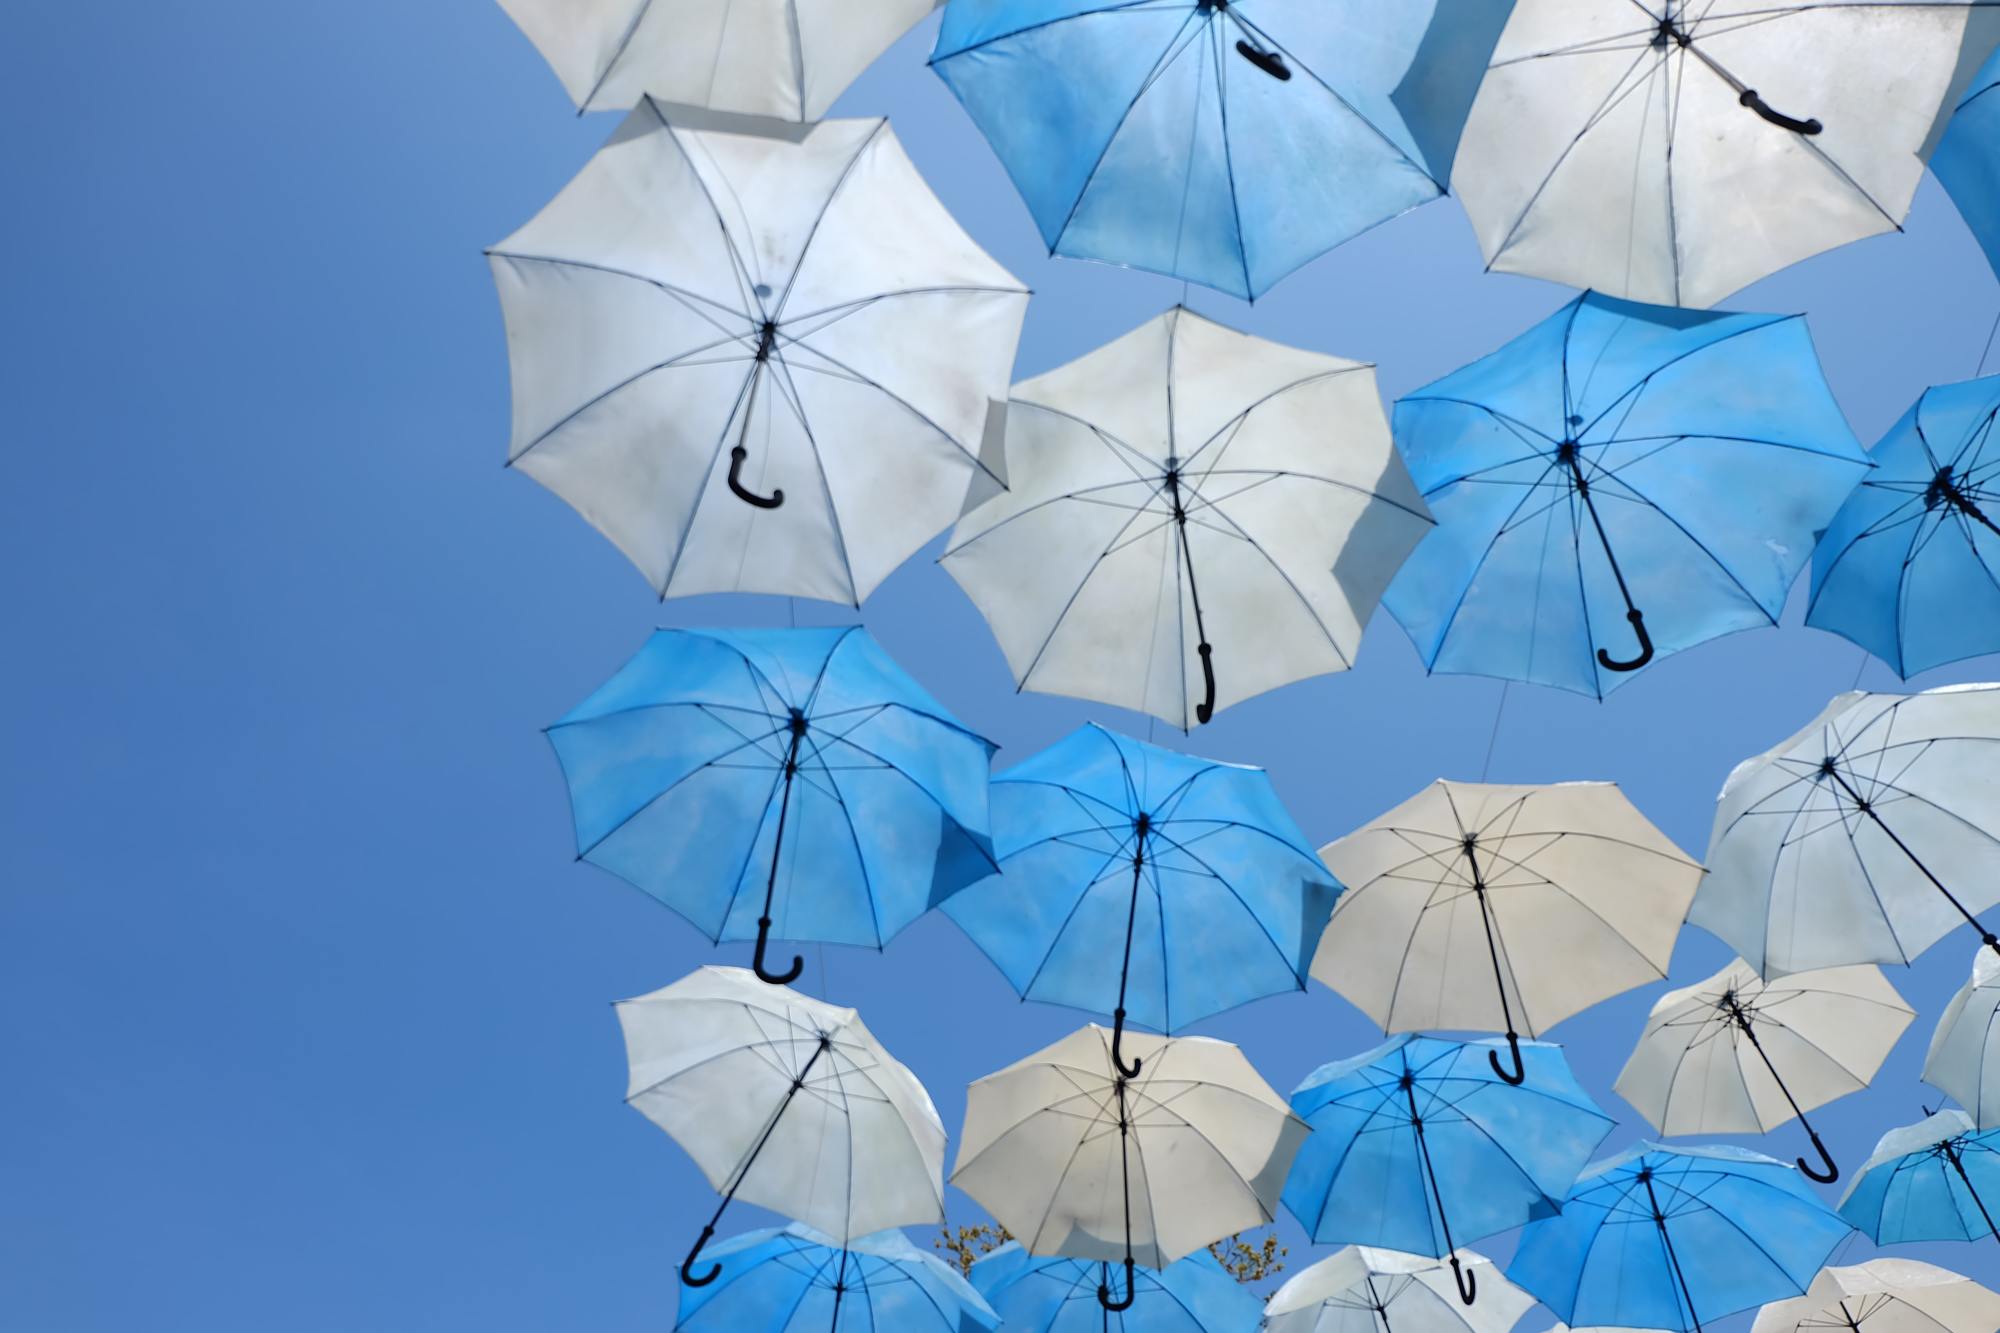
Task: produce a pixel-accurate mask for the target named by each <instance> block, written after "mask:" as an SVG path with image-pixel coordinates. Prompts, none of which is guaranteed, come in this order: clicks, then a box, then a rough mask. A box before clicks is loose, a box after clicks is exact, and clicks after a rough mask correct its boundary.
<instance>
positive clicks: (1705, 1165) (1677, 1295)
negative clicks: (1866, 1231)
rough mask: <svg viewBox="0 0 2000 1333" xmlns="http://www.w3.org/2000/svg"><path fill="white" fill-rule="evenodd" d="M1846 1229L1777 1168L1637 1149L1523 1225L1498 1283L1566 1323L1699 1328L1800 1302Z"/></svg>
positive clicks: (1737, 1151) (1594, 1171)
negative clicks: (1772, 1304)
mask: <svg viewBox="0 0 2000 1333" xmlns="http://www.w3.org/2000/svg"><path fill="white" fill-rule="evenodd" d="M1852 1231H1853V1228H1852V1227H1850V1226H1848V1225H1847V1223H1846V1222H1844V1221H1842V1220H1841V1218H1840V1217H1839V1215H1837V1214H1836V1213H1834V1211H1833V1210H1832V1209H1830V1208H1828V1207H1827V1206H1826V1205H1825V1204H1824V1203H1821V1202H1820V1200H1819V1196H1818V1195H1816V1194H1814V1193H1813V1192H1812V1189H1811V1187H1810V1186H1808V1185H1807V1184H1806V1183H1805V1181H1804V1179H1803V1177H1801V1176H1800V1175H1799V1173H1798V1172H1797V1171H1796V1170H1794V1169H1793V1168H1791V1167H1789V1166H1786V1165H1785V1164H1784V1163H1783V1162H1778V1161H1774V1160H1772V1159H1771V1158H1769V1157H1765V1156H1763V1155H1762V1154H1760V1153H1754V1152H1745V1151H1744V1150H1743V1149H1741V1148H1722V1147H1712V1148H1664V1147H1661V1146H1660V1145H1659V1144H1656V1143H1641V1144H1638V1145H1636V1146H1635V1147H1632V1148H1628V1149H1626V1150H1625V1151H1624V1152H1622V1153H1619V1154H1618V1155H1617V1156H1615V1157H1612V1158H1609V1159H1608V1160H1606V1161H1604V1162H1602V1163H1599V1164H1598V1165H1597V1166H1594V1167H1592V1168H1591V1169H1590V1171H1588V1172H1587V1173H1585V1175H1584V1177H1583V1179H1581V1180H1579V1181H1578V1182H1577V1184H1576V1188H1575V1189H1573V1190H1571V1191H1570V1195H1569V1197H1568V1198H1567V1199H1565V1200H1564V1201H1563V1205H1562V1212H1561V1213H1560V1214H1558V1215H1556V1216H1552V1217H1548V1218H1544V1219H1542V1220H1540V1221H1537V1222H1534V1223H1532V1224H1530V1225H1529V1227H1528V1229H1527V1230H1526V1231H1524V1232H1522V1233H1521V1244H1520V1247H1519V1248H1518V1249H1516V1250H1515V1252H1514V1262H1513V1263H1511V1264H1509V1265H1508V1267H1507V1276H1508V1277H1510V1278H1512V1279H1513V1280H1514V1281H1515V1282H1518V1283H1519V1284H1520V1285H1521V1286H1523V1287H1525V1288H1527V1289H1528V1290H1529V1291H1530V1292H1532V1293H1534V1295H1535V1296H1536V1297H1538V1298H1539V1299H1540V1300H1541V1302H1542V1303H1543V1304H1544V1305H1546V1306H1548V1307H1549V1308H1550V1309H1551V1310H1553V1311H1555V1313H1556V1315H1557V1316H1558V1317H1559V1318H1561V1319H1563V1320H1566V1321H1567V1322H1569V1323H1570V1324H1572V1325H1575V1324H1579V1323H1583V1324H1610V1325H1616V1326H1619V1327H1624V1328H1659V1329H1671V1330H1677V1331H1682V1333H1699V1330H1700V1329H1701V1326H1702V1321H1703V1320H1704V1319H1709V1320H1713V1319H1720V1318H1722V1317H1723V1316H1724V1315H1728V1314H1734V1313H1735V1312H1736V1311H1738V1310H1747V1309H1749V1308H1750V1307H1751V1306H1753V1305H1762V1304H1763V1303H1764V1302H1766V1301H1772V1300H1777V1299H1779V1298H1780V1297H1785V1296H1797V1295H1799V1294H1800V1293H1802V1292H1803V1291H1805V1289H1806V1284H1807V1283H1808V1282H1811V1281H1812V1279H1813V1275H1814V1274H1815V1273H1817V1272H1819V1270H1820V1266H1821V1265H1822V1264H1824V1263H1825V1262H1826V1261H1827V1259H1828V1258H1829V1257H1830V1256H1831V1255H1832V1254H1833V1251H1834V1249H1835V1248H1836V1247H1838V1246H1839V1245H1840V1243H1841V1242H1842V1241H1843V1240H1845V1239H1846V1238H1847V1237H1848V1235H1849V1234H1850V1233H1851V1232H1852Z"/></svg>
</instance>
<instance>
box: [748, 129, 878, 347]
mask: <svg viewBox="0 0 2000 1333" xmlns="http://www.w3.org/2000/svg"><path fill="white" fill-rule="evenodd" d="M888 126H889V122H888V120H887V119H878V120H877V121H876V122H875V128H874V129H872V130H870V131H868V134H867V135H866V137H864V138H863V139H862V140H861V143H860V145H859V146H858V147H856V148H855V150H854V156H853V157H850V158H849V159H847V165H846V166H844V167H842V168H841V169H840V175H839V176H837V177H835V178H834V182H833V188H832V189H830V190H828V191H827V192H826V201H825V202H824V203H822V204H821V205H820V206H819V214H818V216H816V217H815V218H813V222H812V226H811V227H809V228H807V229H806V236H805V239H804V240H803V241H801V242H799V258H798V262H797V263H795V264H793V265H792V271H791V274H790V276H788V277H787V278H786V279H785V290H783V291H782V292H779V293H778V300H777V303H776V304H775V305H773V306H772V307H771V319H772V321H773V322H781V321H782V320H783V319H784V316H785V303H786V302H787V301H790V300H791V299H792V291H793V289H794V288H796V287H797V286H798V283H799V274H800V273H801V272H803V271H804V270H805V266H806V262H807V261H808V260H809V259H811V258H812V245H813V241H814V240H815V239H817V238H818V236H819V229H820V224H821V223H823V222H825V221H826V215H827V214H828V213H831V212H832V211H833V206H834V204H835V203H836V202H837V201H838V200H839V198H840V192H841V191H842V190H844V189H846V188H847V182H848V180H849V179H851V178H852V177H853V175H854V168H855V167H857V166H859V165H860V163H861V159H862V158H864V157H866V156H867V155H868V150H869V149H870V148H873V147H874V146H875V141H876V140H877V139H880V138H881V137H882V131H883V130H885V129H887V128H888Z"/></svg>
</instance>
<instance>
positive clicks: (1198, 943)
mask: <svg viewBox="0 0 2000 1333" xmlns="http://www.w3.org/2000/svg"><path fill="white" fill-rule="evenodd" d="M992 806H993V818H994V825H993V827H994V834H995V842H994V845H995V848H996V850H997V851H998V853H999V857H1000V867H1001V872H1002V873H1001V874H999V875H998V876H995V877H993V878H990V879H987V880H985V881H984V882H982V883H979V884H975V885H974V886H972V887H971V888H968V889H965V890H964V891H962V892H960V893H958V894H956V895H954V896H952V897H950V898H948V899H946V900H945V903H944V910H945V914H946V915H947V916H949V917H951V919H952V920H953V921H956V922H957V923H958V925H959V926H960V927H961V928H962V929H963V930H964V931H965V933H966V934H967V935H969V936H970V937H971V938H972V941H973V943H975V944H977V945H978V946H979V947H980V949H982V950H983V951H984V952H985V953H986V955H987V957H989V958H991V959H992V960H993V961H994V963H995V964H997V965H998V966H999V968H1000V970H1001V971H1002V972H1003V973H1005V974H1006V977H1007V980H1008V982H1009V983H1010V984H1011V985H1012V986H1013V987H1014V989H1015V990H1017V991H1019V992H1020V993H1021V995H1022V997H1023V998H1024V999H1029V1000H1041V1001H1045V1002H1047V1003H1051V1004H1064V1005H1070V1006H1072V1007H1074V1008H1078V1009H1085V1010H1089V1011H1091V1012H1093V1013H1102V1014H1109V1015H1111V1017H1112V1018H1113V1020H1114V1025H1113V1028H1112V1031H1113V1034H1114V1039H1113V1043H1112V1054H1113V1056H1114V1058H1115V1059H1116V1061H1117V1064H1118V1066H1119V1067H1120V1068H1121V1069H1124V1070H1125V1071H1126V1072H1127V1073H1128V1074H1134V1073H1137V1072H1138V1068H1139V1066H1138V1064H1137V1062H1128V1061H1126V1060H1125V1058H1124V1056H1123V1055H1122V1034H1123V1033H1124V1031H1125V1024H1126V1022H1127V1021H1130V1022H1132V1023H1136V1024H1140V1025H1142V1026H1145V1027H1150V1028H1157V1029H1160V1030H1162V1031H1166V1032H1172V1031H1175V1030H1177V1029H1179V1028H1181V1027H1184V1026H1186V1025H1187V1024H1189V1023H1193V1022H1196V1021H1198V1020H1200V1019H1203V1018H1206V1017H1208V1016H1209V1015H1211V1014H1216V1013H1220V1012H1221V1011H1222V1010H1224V1009H1229V1008H1233V1007H1234V1006H1236V1005H1239V1004H1242V1003H1245V1002H1246V1001H1249V1000H1253V999H1257V998H1259V997H1260V996H1265V995H1274V994H1278V993H1280V992H1283V991H1293V990H1304V989H1305V984H1306V980H1305V979H1306V968H1307V965H1308V964H1309V962H1310V961H1311V959H1312V956H1313V949H1314V947H1315V946H1316V945H1317V944H1318V943H1319V938H1320V932H1321V931H1322V930H1323V929H1325V927H1326V921H1327V916H1328V914H1329V913H1330V912H1331V911H1332V910H1333V904H1334V900H1335V898H1336V897H1337V896H1338V895H1339V893H1340V885H1339V884H1337V883H1336V882H1335V881H1334V879H1333V876H1332V875H1330V874H1328V873H1327V870H1326V867H1325V866H1324V865H1322V864H1320V861H1319V859H1318V858H1317V857H1315V856H1314V855H1313V854H1312V852H1311V851H1310V850H1309V849H1308V844H1307V843H1306V840H1305V835H1304V834H1303V833H1301V832H1299V829H1298V826H1297V825H1296V824H1294V823H1293V822H1292V818H1291V816H1290V815H1288V814H1286V813H1285V808H1284V806H1283V805H1282V804H1281V803H1280V802H1279V800H1278V794H1277V792H1276V791H1275V790H1273V789H1272V787H1271V781H1270V779H1269V778H1268V777H1266V776H1265V774H1264V770H1262V769H1261V768H1245V767H1240V766H1238V765H1235V764H1222V763H1217V762H1215V761H1214V760H1211V759H1197V758H1194V757H1193V756H1190V755H1184V754H1178V753H1176V752H1174V751H1172V750H1162V749H1159V748H1157V747H1155V746H1151V745H1147V744H1145V743H1144V742H1141V741H1135V740H1132V739H1130V738H1128V737H1125V736H1120V735H1118V734H1117V733H1115V732H1111V731H1106V730H1105V729H1104V728H1102V727H1099V726H1096V725H1090V726H1085V727H1083V728H1081V729H1079V730H1077V731H1075V732H1073V733H1071V735H1070V736H1069V737H1068V739H1066V740H1063V741H1060V742H1058V743H1057V744H1055V745H1053V746H1051V747H1049V748H1048V749H1047V750H1044V751H1042V752H1041V753H1040V754H1038V755H1035V756H1034V757H1033V758H1031V759H1028V760H1027V761H1025V762H1023V763H1021V764H1019V765H1017V766H1015V767H1014V768H1010V769H1008V770H1007V771H1006V772H1004V773H1002V774H1000V775H999V776H998V777H997V778H995V779H994V781H993V787H992Z"/></svg>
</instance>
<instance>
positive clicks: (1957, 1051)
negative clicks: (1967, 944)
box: [1923, 948, 2000, 1129]
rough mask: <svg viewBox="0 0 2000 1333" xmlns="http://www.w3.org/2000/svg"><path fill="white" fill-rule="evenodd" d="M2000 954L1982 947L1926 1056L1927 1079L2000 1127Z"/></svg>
mask: <svg viewBox="0 0 2000 1333" xmlns="http://www.w3.org/2000/svg"><path fill="white" fill-rule="evenodd" d="M1996 1015H2000V956H1996V955H1995V954H1994V952H1993V951H1992V950H1991V949H1987V948H1981V949H1980V950H1979V951H1978V952H1977V953H1976V954H1974V955H1973V959H1972V976H1971V977H1970V978H1969V979H1968V980H1967V981H1966V983H1965V984H1964V985H1963V986H1961V987H1959V989H1958V993H1957V994H1955V995H1953V996H1952V997H1951V1003H1950V1004H1948V1005H1946V1006H1945V1011H1944V1013H1943V1014H1942V1015H1940V1016H1939V1018H1938V1024H1937V1029H1936V1031H1934V1032H1933V1033H1932V1034H1931V1045H1930V1050H1929V1051H1928V1052H1927V1053H1926V1054H1925V1056H1924V1074H1923V1078H1924V1082H1926V1083H1928V1084H1930V1085H1931V1086H1932V1087H1934V1088H1936V1089H1938V1090H1939V1091H1940V1092H1942V1093H1944V1094H1945V1095H1946V1096H1947V1097H1950V1098H1951V1099H1952V1100H1953V1101H1955V1102H1957V1103H1958V1104H1959V1105H1960V1106H1963V1107H1964V1108H1965V1109H1966V1111H1967V1112H1968V1113H1969V1114H1970V1115H1971V1116H1972V1121H1973V1123H1974V1124H1976V1125H1978V1126H1979V1128H1981V1129H1993V1128H1995V1127H2000V1022H1995V1018H1996Z"/></svg>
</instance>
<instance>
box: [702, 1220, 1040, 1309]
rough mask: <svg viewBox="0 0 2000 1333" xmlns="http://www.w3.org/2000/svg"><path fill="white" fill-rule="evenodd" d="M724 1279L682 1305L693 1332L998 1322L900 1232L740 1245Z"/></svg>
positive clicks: (793, 1236)
mask: <svg viewBox="0 0 2000 1333" xmlns="http://www.w3.org/2000/svg"><path fill="white" fill-rule="evenodd" d="M708 1257H709V1258H710V1259H713V1260H714V1261H715V1263H716V1265H717V1266H718V1267H719V1268H721V1270H722V1272H721V1274H720V1275H719V1276H718V1277H717V1278H716V1280H715V1281H714V1282H712V1283H710V1284H708V1285H706V1286H701V1287H695V1288H693V1289H691V1290H689V1291H687V1292H684V1293H683V1294H682V1296H681V1307H680V1318H679V1320H678V1321H677V1322H676V1323H675V1324H674V1327H675V1328H676V1329H687V1330H690V1333H711V1331H712V1333H980V1331H981V1330H987V1329H994V1328H998V1327H999V1325H1000V1317H999V1316H998V1315H996V1314H994V1313H993V1310H992V1308H991V1307H990V1306H988V1305H987V1304H986V1302H985V1300H984V1299H982V1298H981V1297H980V1295H979V1293H978V1292H976V1291H974V1290H973V1289H972V1288H971V1287H970V1286H969V1285H967V1283H966V1281H965V1279H964V1278H962V1277H960V1276H959V1275H958V1270H957V1269H955V1268H953V1267H952V1266H951V1265H949V1264H946V1263H943V1262H941V1261H940V1260H939V1259H938V1258H937V1257H936V1256H934V1255H930V1254H926V1253H925V1252H924V1251H922V1250H920V1249H918V1248H917V1247H916V1246H914V1245H912V1244H910V1242H909V1238H908V1237H906V1236H904V1235H903V1233H902V1232H900V1231H884V1232H879V1233H878V1234H876V1235H873V1236H863V1237H860V1238H859V1239H856V1240H851V1241H849V1242H848V1243H847V1244H846V1245H845V1246H841V1245H838V1244H836V1243H834V1242H833V1241H832V1240H831V1239H829V1238H828V1237H826V1236H822V1235H820V1234H819V1233H818V1232H817V1231H814V1230H813V1229H812V1228H811V1227H806V1226H800V1225H798V1224H796V1223H794V1224H793V1225H791V1226H788V1227H783V1228H772V1229H769V1230H764V1231H749V1232H745V1233H744V1234H743V1235H740V1236H732V1237H730V1238H729V1239H728V1240H726V1241H723V1242H722V1243H721V1244H719V1245H717V1246H716V1247H715V1248H714V1249H711V1250H710V1251H709V1252H708Z"/></svg>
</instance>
